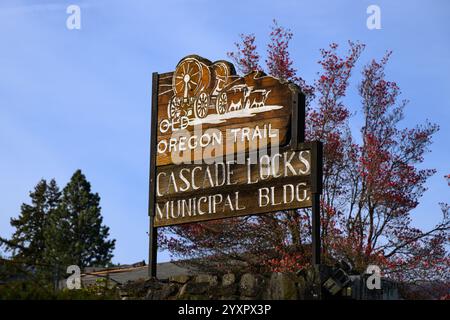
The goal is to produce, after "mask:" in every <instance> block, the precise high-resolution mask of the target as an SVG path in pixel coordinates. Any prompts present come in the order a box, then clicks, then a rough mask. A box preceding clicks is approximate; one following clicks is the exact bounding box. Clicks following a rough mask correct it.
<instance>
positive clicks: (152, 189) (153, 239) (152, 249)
mask: <svg viewBox="0 0 450 320" xmlns="http://www.w3.org/2000/svg"><path fill="white" fill-rule="evenodd" d="M158 81H159V75H158V73H157V72H154V73H153V74H152V111H151V121H150V123H151V128H150V173H149V176H150V179H149V197H148V199H149V201H148V216H149V218H150V223H149V229H148V230H149V231H148V236H149V252H148V276H149V277H150V278H156V262H157V252H158V228H157V227H155V226H154V223H155V222H154V216H155V203H156V201H155V200H156V198H155V197H156V153H157V150H156V147H157V146H156V144H157V128H158Z"/></svg>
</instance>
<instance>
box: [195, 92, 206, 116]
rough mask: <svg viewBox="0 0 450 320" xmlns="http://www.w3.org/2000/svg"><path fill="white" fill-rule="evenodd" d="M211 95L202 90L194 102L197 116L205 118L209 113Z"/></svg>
mask: <svg viewBox="0 0 450 320" xmlns="http://www.w3.org/2000/svg"><path fill="white" fill-rule="evenodd" d="M208 106H209V97H208V95H207V94H206V92H202V93H201V94H200V95H199V96H198V98H197V99H196V100H195V102H194V114H195V116H196V117H197V118H200V119H202V118H204V117H206V116H207V115H208Z"/></svg>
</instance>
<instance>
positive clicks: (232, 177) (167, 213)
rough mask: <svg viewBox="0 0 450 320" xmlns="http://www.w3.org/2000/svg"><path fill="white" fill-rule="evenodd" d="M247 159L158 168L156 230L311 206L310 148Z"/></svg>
mask: <svg viewBox="0 0 450 320" xmlns="http://www.w3.org/2000/svg"><path fill="white" fill-rule="evenodd" d="M251 159H252V158H251V157H248V158H247V163H245V164H238V163H236V160H234V161H230V162H224V161H222V162H216V163H214V164H203V165H196V164H191V165H183V166H175V165H171V166H163V167H158V168H157V174H156V208H155V226H157V227H159V226H168V225H174V224H181V223H189V222H198V221H205V220H212V219H222V218H229V217H236V216H244V215H251V214H260V213H266V212H274V211H278V210H286V209H294V208H304V207H310V206H311V148H310V146H306V148H305V149H303V150H299V151H290V150H287V151H284V152H279V153H275V154H272V155H263V156H260V157H259V158H258V159H257V161H255V163H251V161H250V160H251Z"/></svg>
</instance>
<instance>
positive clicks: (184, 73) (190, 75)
mask: <svg viewBox="0 0 450 320" xmlns="http://www.w3.org/2000/svg"><path fill="white" fill-rule="evenodd" d="M202 71H203V70H202V66H201V65H200V63H199V62H198V61H196V60H193V59H188V60H185V61H182V62H181V63H180V64H179V65H178V67H177V69H176V70H175V75H174V89H175V93H176V94H177V95H182V97H183V98H184V100H185V102H187V98H188V97H192V96H194V95H195V94H196V93H197V91H198V90H199V89H200V88H201V86H202Z"/></svg>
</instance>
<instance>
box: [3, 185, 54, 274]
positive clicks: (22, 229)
mask: <svg viewBox="0 0 450 320" xmlns="http://www.w3.org/2000/svg"><path fill="white" fill-rule="evenodd" d="M59 197H60V191H59V188H58V185H57V184H56V181H55V180H53V179H52V180H51V181H50V183H47V181H46V180H44V179H42V180H41V181H39V183H38V184H37V185H36V186H35V188H34V191H32V192H30V198H31V204H27V203H23V204H22V206H21V212H20V215H19V217H18V218H11V221H10V223H11V226H12V227H14V228H15V229H16V230H15V232H14V234H13V235H12V237H11V239H10V240H6V239H3V238H0V242H1V243H2V244H3V245H4V246H5V247H6V250H7V251H10V252H12V256H13V259H15V260H16V261H19V262H22V263H23V264H25V265H28V266H36V265H40V264H43V263H45V258H44V256H45V251H46V239H45V230H46V228H47V225H48V217H49V216H50V215H51V214H52V212H54V211H55V210H56V209H57V207H58V204H59Z"/></svg>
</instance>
